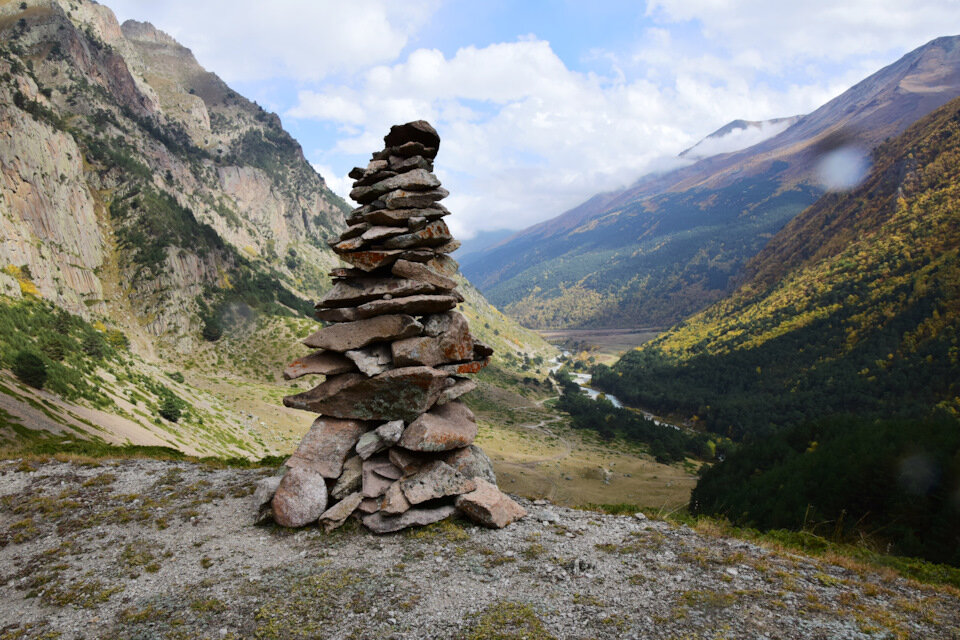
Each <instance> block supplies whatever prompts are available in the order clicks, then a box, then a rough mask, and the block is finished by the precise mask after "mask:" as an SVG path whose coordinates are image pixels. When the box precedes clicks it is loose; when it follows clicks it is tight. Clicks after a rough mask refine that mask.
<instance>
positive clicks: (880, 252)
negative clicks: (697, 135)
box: [594, 98, 960, 437]
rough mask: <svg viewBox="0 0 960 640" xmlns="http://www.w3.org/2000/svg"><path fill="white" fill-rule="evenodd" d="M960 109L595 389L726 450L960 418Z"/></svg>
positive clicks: (903, 139)
mask: <svg viewBox="0 0 960 640" xmlns="http://www.w3.org/2000/svg"><path fill="white" fill-rule="evenodd" d="M958 176H960V98H957V99H954V100H953V101H951V102H949V103H947V104H946V105H944V106H943V107H941V108H940V109H938V110H936V111H934V112H933V113H931V114H930V115H928V116H927V117H925V118H923V119H921V120H920V121H919V122H917V123H916V124H914V125H913V126H911V127H910V128H909V129H907V131H906V132H904V133H903V134H902V135H901V136H898V137H896V138H894V139H892V140H890V141H888V142H885V143H883V144H881V145H880V146H879V147H878V148H877V150H876V151H875V153H874V166H873V169H872V171H871V173H870V175H869V176H868V178H867V180H866V181H865V182H864V184H863V185H862V186H861V187H859V188H858V189H856V190H854V191H851V192H848V193H836V194H830V195H827V196H825V197H824V198H821V199H820V200H819V201H818V202H817V203H816V204H815V205H814V206H812V207H810V208H808V209H807V210H805V211H804V212H803V213H802V214H800V215H799V216H797V217H796V218H794V219H793V220H792V221H791V222H790V223H789V224H788V225H787V226H786V227H785V228H784V229H783V230H781V231H780V233H778V234H777V235H776V236H774V238H773V239H772V240H771V241H770V243H769V244H768V245H767V246H766V248H764V250H763V251H761V252H760V254H759V255H757V256H756V257H755V258H754V259H753V260H752V261H751V262H750V264H749V265H748V267H747V269H746V272H747V273H748V274H749V275H748V279H747V280H746V281H745V282H744V283H743V285H742V286H741V287H740V288H738V289H737V290H736V291H735V292H734V293H733V294H732V295H730V296H728V297H726V298H724V299H723V300H721V301H719V302H717V303H716V304H714V305H713V306H711V307H709V308H708V309H706V310H704V311H703V312H701V313H699V314H697V315H695V316H693V317H691V318H689V319H687V320H686V321H684V322H683V323H681V324H679V325H677V326H676V327H674V328H673V329H671V330H670V331H668V332H667V333H665V334H663V335H662V336H660V337H658V338H657V339H656V340H654V341H653V342H651V343H649V344H648V345H645V346H644V347H643V348H641V349H639V350H637V351H634V352H631V353H628V354H626V355H625V356H624V357H623V358H622V359H621V360H620V361H619V362H618V363H617V364H616V365H615V366H614V367H613V369H612V370H610V369H605V368H604V369H602V370H601V371H599V372H596V373H595V376H594V380H595V382H596V384H598V385H599V386H600V387H601V388H605V389H607V390H609V391H611V392H613V393H616V394H617V396H618V397H620V398H624V399H625V400H626V401H627V402H634V403H637V404H638V405H639V406H646V407H651V408H654V409H657V410H660V411H667V412H679V413H683V414H686V415H696V416H697V417H698V419H699V420H701V421H702V422H703V424H705V425H706V426H707V427H708V428H710V429H711V430H714V431H718V432H720V433H725V434H729V435H731V436H733V437H745V436H751V435H753V436H755V435H758V434H759V435H762V434H765V433H768V432H769V430H770V429H772V428H779V427H792V426H798V425H801V424H803V423H804V422H806V421H811V420H815V419H818V418H822V417H825V416H831V415H837V414H846V415H859V416H866V417H871V416H882V417H888V418H889V417H891V416H896V417H905V418H917V417H924V416H926V415H928V414H929V413H930V412H932V411H935V410H940V411H944V412H946V413H949V414H953V415H954V416H957V415H960V385H958V382H957V381H958V380H960V351H958V344H957V336H958V335H960V182H958V179H957V177H958Z"/></svg>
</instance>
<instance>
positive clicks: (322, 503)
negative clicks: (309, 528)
mask: <svg viewBox="0 0 960 640" xmlns="http://www.w3.org/2000/svg"><path fill="white" fill-rule="evenodd" d="M271 508H272V509H273V519H274V521H275V522H276V523H277V524H279V525H280V526H282V527H302V526H304V525H306V524H309V523H311V522H313V521H314V520H316V519H317V518H319V517H320V514H321V513H323V511H324V510H325V509H326V508H327V484H326V482H325V481H324V479H323V476H322V475H320V474H319V473H317V472H316V471H313V470H312V469H309V468H306V467H293V468H291V469H288V470H287V473H286V474H285V475H284V476H283V479H282V480H280V485H279V486H278V487H277V492H276V493H275V494H273V500H272V502H271Z"/></svg>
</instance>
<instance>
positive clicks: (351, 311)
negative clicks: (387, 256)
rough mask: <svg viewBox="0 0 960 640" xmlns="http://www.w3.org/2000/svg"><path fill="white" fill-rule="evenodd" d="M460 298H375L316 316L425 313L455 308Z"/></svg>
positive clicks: (349, 318) (359, 317) (347, 318)
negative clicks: (355, 305) (358, 304)
mask: <svg viewBox="0 0 960 640" xmlns="http://www.w3.org/2000/svg"><path fill="white" fill-rule="evenodd" d="M459 303H460V299H459V298H457V297H456V296H452V295H415V296H406V297H403V298H392V299H390V300H374V301H373V302H367V303H364V304H362V305H360V306H358V307H350V308H344V309H318V310H317V312H316V314H315V315H316V316H317V318H318V319H320V320H325V321H327V322H355V321H357V320H365V319H367V318H373V317H376V316H381V315H387V314H406V315H424V314H428V313H439V312H441V311H447V310H448V309H453V308H454V307H456V306H457V305H458V304H459Z"/></svg>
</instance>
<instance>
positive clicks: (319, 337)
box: [256, 120, 526, 533]
mask: <svg viewBox="0 0 960 640" xmlns="http://www.w3.org/2000/svg"><path fill="white" fill-rule="evenodd" d="M384 143H385V148H384V149H383V150H382V151H378V152H376V153H374V154H373V158H372V160H371V162H370V164H369V165H368V166H367V168H366V169H360V168H356V169H354V170H353V171H351V172H350V177H351V178H353V179H354V180H356V182H355V183H354V189H353V191H351V193H350V197H351V198H353V199H354V200H356V201H357V202H358V203H359V204H360V206H359V207H358V208H357V209H355V210H354V211H353V212H352V213H351V214H350V216H349V217H348V218H347V224H348V225H349V226H348V228H347V230H346V231H344V232H343V233H342V234H341V235H340V238H339V239H338V240H337V241H336V242H334V243H331V246H332V247H333V250H334V251H335V252H336V253H337V254H338V255H339V256H340V257H341V258H342V259H343V260H344V261H345V262H347V263H349V264H350V265H351V267H349V268H339V269H335V270H334V271H333V272H332V273H331V276H332V278H333V280H334V285H333V288H332V289H331V290H330V292H329V293H327V295H326V296H325V297H324V298H323V300H322V301H320V303H319V304H317V309H316V316H317V318H318V319H320V320H323V321H325V322H328V323H330V324H329V325H328V326H325V327H324V328H322V329H320V330H319V331H317V332H316V333H314V334H313V335H311V336H310V337H308V338H307V339H306V340H305V341H304V344H305V345H306V346H308V347H312V348H315V349H317V351H315V352H313V353H311V354H310V355H307V356H305V357H303V358H300V359H298V360H295V361H294V362H292V363H290V365H288V367H287V368H286V370H285V371H284V376H285V377H286V378H288V379H293V378H299V377H301V376H306V375H311V374H320V375H324V376H326V379H325V380H324V381H323V382H322V383H321V384H319V385H318V386H316V387H314V388H313V389H311V390H310V391H307V392H304V393H300V394H297V395H293V396H288V397H286V398H284V399H283V403H284V404H285V405H286V406H288V407H293V408H296V409H304V410H307V411H313V412H315V413H318V414H321V415H320V417H319V418H317V419H316V421H315V422H314V423H313V426H312V427H311V428H310V431H309V432H308V433H307V435H306V436H305V437H304V438H303V441H302V442H301V443H300V445H299V447H298V448H297V450H296V451H295V452H294V454H293V455H292V456H291V457H290V459H289V460H287V462H286V467H287V470H286V473H285V474H284V475H283V477H282V479H277V478H271V479H267V480H265V481H264V482H263V485H262V486H261V487H259V488H258V493H257V498H256V500H257V506H258V508H259V514H260V517H266V515H267V514H268V513H269V514H270V515H272V517H273V519H274V520H275V521H276V522H278V523H279V524H281V525H284V526H288V527H300V526H303V525H306V524H309V523H311V522H314V521H319V523H320V525H321V526H323V527H325V528H326V529H328V530H329V529H334V528H336V527H338V526H340V525H341V524H343V523H344V522H345V521H346V520H347V518H349V517H350V516H351V515H356V516H358V517H360V519H361V520H362V522H363V524H364V525H366V526H367V527H368V528H369V529H371V530H373V531H375V532H378V533H386V532H391V531H397V530H400V529H403V528H405V527H408V526H411V525H424V524H429V523H432V522H436V521H439V520H442V519H444V518H446V517H448V516H451V515H453V514H454V513H455V512H456V511H458V510H459V511H460V512H462V513H463V514H465V515H466V516H468V517H470V518H472V519H473V520H475V521H477V522H479V523H481V524H484V525H487V526H491V527H503V526H506V525H507V524H509V523H510V522H513V521H514V520H516V519H518V518H520V517H523V516H524V515H526V514H525V512H524V510H523V508H522V507H520V505H518V504H517V503H516V502H514V501H513V500H511V499H510V498H509V497H508V496H506V495H505V494H503V493H501V492H500V491H499V489H497V487H496V477H495V476H494V473H493V467H492V465H491V464H490V459H489V458H488V457H487V456H486V454H484V453H483V451H482V450H480V449H479V448H478V447H477V446H475V445H473V444H472V443H473V439H474V438H475V437H476V435H477V424H476V421H475V419H474V416H473V413H472V412H471V411H470V409H468V408H467V406H466V405H464V404H463V403H462V402H461V401H460V400H459V397H460V396H462V395H463V394H465V393H467V392H468V391H471V390H473V389H474V388H475V387H476V382H474V381H473V380H471V379H469V378H466V377H463V374H469V373H476V372H477V371H479V370H480V369H482V368H483V367H484V366H486V364H487V362H488V361H489V359H490V355H491V353H492V349H490V348H489V347H487V346H486V345H484V344H482V343H480V342H479V341H477V340H475V339H474V338H473V337H472V336H471V335H470V328H469V326H468V324H467V320H466V318H465V317H464V316H463V315H462V314H460V313H459V312H458V311H456V310H455V309H456V306H457V305H458V304H459V303H460V302H462V301H463V297H462V296H461V295H460V294H459V293H458V292H457V284H456V281H455V280H453V279H452V276H453V275H454V274H455V273H456V271H457V263H456V261H454V260H453V259H452V258H450V257H449V256H448V255H447V254H449V253H450V252H452V251H454V250H455V249H456V248H457V247H458V246H459V243H458V242H457V241H456V240H454V239H453V237H452V236H451V235H450V230H449V229H448V228H447V225H446V223H445V222H444V221H443V218H445V217H446V216H448V215H449V214H450V212H449V211H448V210H447V209H446V208H445V207H444V206H443V205H441V204H440V203H439V202H440V200H442V199H443V198H445V197H446V196H447V195H448V192H447V191H446V190H445V189H443V188H442V187H441V186H440V181H439V180H437V178H436V176H434V175H433V173H432V170H433V160H434V158H435V157H436V155H437V150H438V148H439V146H440V137H439V136H438V135H437V132H436V131H435V130H434V129H433V127H431V126H430V125H429V124H428V123H427V122H424V121H422V120H421V121H417V122H410V123H407V124H404V125H398V126H395V127H392V128H391V129H390V133H389V134H388V135H387V136H386V137H385V138H384ZM271 496H272V498H271Z"/></svg>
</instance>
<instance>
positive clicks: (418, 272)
mask: <svg viewBox="0 0 960 640" xmlns="http://www.w3.org/2000/svg"><path fill="white" fill-rule="evenodd" d="M390 271H391V272H392V273H393V275H395V276H399V277H401V278H405V279H408V280H415V281H417V282H425V283H427V284H430V285H433V286H434V287H437V288H438V289H454V288H456V286H457V283H456V281H455V280H453V279H452V278H448V277H447V276H445V275H442V274H440V273H438V272H436V271H434V270H433V269H431V268H430V267H429V266H427V265H425V264H423V263H419V262H410V261H409V260H397V261H396V262H394V263H393V266H392V267H391V268H390Z"/></svg>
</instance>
